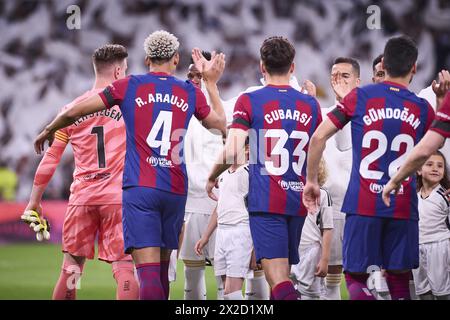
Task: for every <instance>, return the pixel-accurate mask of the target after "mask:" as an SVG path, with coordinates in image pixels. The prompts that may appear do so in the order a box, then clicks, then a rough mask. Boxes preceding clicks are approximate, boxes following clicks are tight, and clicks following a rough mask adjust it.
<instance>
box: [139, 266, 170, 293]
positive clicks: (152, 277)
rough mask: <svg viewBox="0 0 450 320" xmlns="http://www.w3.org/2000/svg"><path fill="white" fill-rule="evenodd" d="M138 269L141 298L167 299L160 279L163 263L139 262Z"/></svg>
mask: <svg viewBox="0 0 450 320" xmlns="http://www.w3.org/2000/svg"><path fill="white" fill-rule="evenodd" d="M136 270H137V274H138V277H139V299H140V300H165V298H166V295H165V293H164V289H163V287H162V284H161V279H160V273H161V264H160V263H142V264H137V265H136Z"/></svg>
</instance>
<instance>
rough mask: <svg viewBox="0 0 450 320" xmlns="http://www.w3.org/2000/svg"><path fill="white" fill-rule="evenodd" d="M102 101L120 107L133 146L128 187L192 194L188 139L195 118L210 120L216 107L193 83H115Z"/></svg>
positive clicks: (140, 79) (151, 76)
mask: <svg viewBox="0 0 450 320" xmlns="http://www.w3.org/2000/svg"><path fill="white" fill-rule="evenodd" d="M100 97H101V98H102V100H103V102H104V103H105V105H106V107H107V108H110V107H112V106H114V105H118V106H119V107H120V109H121V111H122V114H123V119H124V122H125V127H126V134H127V143H126V154H125V167H124V173H123V187H124V188H126V187H132V186H144V187H151V188H155V189H160V190H164V191H168V192H172V193H177V194H183V195H185V194H186V193H187V186H188V180H187V174H186V166H185V163H184V159H183V140H184V139H183V137H184V135H185V133H186V130H187V127H188V124H189V120H190V119H191V117H192V116H193V115H194V116H195V117H196V118H197V119H199V120H202V119H204V118H205V117H206V116H207V115H208V114H209V112H210V107H209V106H208V104H207V102H206V98H205V96H204V95H203V93H202V92H201V90H200V89H199V88H197V87H195V86H194V85H193V84H192V83H190V82H187V81H181V80H179V79H177V78H175V77H173V76H171V75H168V74H165V73H152V72H151V73H148V74H144V75H136V76H129V77H127V78H124V79H121V80H118V81H115V82H113V83H112V84H111V85H110V86H108V87H107V88H106V89H105V90H104V91H103V92H102V93H100Z"/></svg>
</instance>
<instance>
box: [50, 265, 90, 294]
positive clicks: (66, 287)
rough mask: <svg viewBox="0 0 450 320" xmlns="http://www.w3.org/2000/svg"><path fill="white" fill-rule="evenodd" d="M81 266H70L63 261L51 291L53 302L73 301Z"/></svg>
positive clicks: (81, 269)
mask: <svg viewBox="0 0 450 320" xmlns="http://www.w3.org/2000/svg"><path fill="white" fill-rule="evenodd" d="M83 266H84V264H82V265H78V264H71V263H69V262H67V261H66V260H65V259H64V262H63V266H62V268H61V273H60V275H59V279H58V282H57V283H56V285H55V288H54V289H53V296H52V299H53V300H75V299H76V298H77V287H78V286H79V281H80V278H81V275H82V273H83Z"/></svg>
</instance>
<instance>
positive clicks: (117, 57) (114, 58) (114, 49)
mask: <svg viewBox="0 0 450 320" xmlns="http://www.w3.org/2000/svg"><path fill="white" fill-rule="evenodd" d="M127 57H128V52H127V49H126V48H125V47H124V46H122V45H120V44H106V45H104V46H101V47H100V48H97V49H96V50H95V51H94V54H93V55H92V62H93V63H94V67H95V70H96V71H97V72H101V71H102V70H103V69H104V68H105V67H108V66H110V65H112V64H114V63H117V62H122V61H123V60H124V59H126V58H127Z"/></svg>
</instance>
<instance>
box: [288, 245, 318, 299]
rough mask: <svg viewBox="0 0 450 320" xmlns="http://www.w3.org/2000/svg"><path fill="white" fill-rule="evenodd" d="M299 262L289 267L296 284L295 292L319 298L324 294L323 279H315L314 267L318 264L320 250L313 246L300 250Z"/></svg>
mask: <svg viewBox="0 0 450 320" xmlns="http://www.w3.org/2000/svg"><path fill="white" fill-rule="evenodd" d="M299 251H300V262H299V263H298V264H296V265H293V266H292V267H291V274H292V276H293V278H294V282H296V287H297V291H298V292H300V294H304V295H307V296H309V297H321V296H323V295H324V294H325V292H326V288H325V281H324V279H325V278H320V277H316V276H315V275H314V274H315V273H316V267H317V265H318V264H319V261H320V256H321V254H322V248H321V246H320V244H314V245H312V246H308V247H307V248H300V250H299Z"/></svg>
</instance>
